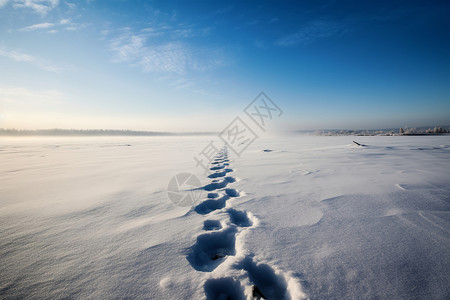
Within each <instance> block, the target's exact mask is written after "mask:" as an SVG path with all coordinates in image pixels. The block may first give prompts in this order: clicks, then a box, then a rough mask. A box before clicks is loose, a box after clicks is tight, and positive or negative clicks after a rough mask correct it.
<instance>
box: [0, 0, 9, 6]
mask: <svg viewBox="0 0 450 300" xmlns="http://www.w3.org/2000/svg"><path fill="white" fill-rule="evenodd" d="M8 2H9V1H8V0H0V7H2V6H4V5H6V3H8Z"/></svg>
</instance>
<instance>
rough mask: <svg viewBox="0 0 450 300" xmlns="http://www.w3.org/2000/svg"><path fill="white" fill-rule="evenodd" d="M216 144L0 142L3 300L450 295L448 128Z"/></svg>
mask: <svg viewBox="0 0 450 300" xmlns="http://www.w3.org/2000/svg"><path fill="white" fill-rule="evenodd" d="M211 139H212V138H211V137H139V138H136V137H123V138H118V137H117V138H111V137H108V138H92V137H90V138H40V139H33V138H7V139H3V140H1V146H0V232H1V234H0V298H1V299H18V298H20V299H37V298H41V299H42V298H45V299H63V298H64V299H67V298H74V299H105V298H147V299H220V297H222V298H223V299H226V298H227V297H229V298H230V299H252V297H253V298H258V297H262V295H263V296H265V297H266V298H267V299H289V298H291V299H301V298H305V297H307V298H311V299H449V298H450V283H449V280H448V278H450V215H449V210H450V186H449V182H450V171H449V168H450V137H449V136H426V137H407V136H398V137H357V138H355V137H306V136H297V137H278V138H266V139H259V140H257V141H256V142H255V143H254V144H252V145H251V146H250V147H249V148H248V149H247V150H246V151H245V152H244V153H242V155H241V157H236V156H233V152H232V151H231V150H230V149H228V150H226V149H224V150H223V151H222V152H221V153H220V154H219V156H218V157H217V158H216V160H215V161H213V162H212V164H211V168H215V167H218V168H216V169H214V170H212V173H211V175H210V176H209V177H207V176H205V175H203V174H202V171H203V170H201V169H198V168H195V162H194V161H193V156H195V155H197V154H198V153H199V152H200V151H201V150H202V149H203V148H204V147H205V146H206V145H207V144H208V143H209V141H210V140H211ZM353 140H355V141H357V142H359V143H360V144H363V145H365V146H364V147H362V146H358V145H356V144H354V143H353V142H352V141H353ZM182 172H190V173H193V174H194V175H195V176H197V177H198V178H199V179H200V180H201V181H202V185H203V188H202V189H203V195H202V198H201V200H200V201H199V202H198V203H197V204H196V205H195V206H194V207H192V208H183V207H178V206H176V205H174V204H173V203H172V202H171V201H170V200H169V199H168V197H167V184H168V183H169V181H170V179H171V178H172V177H173V176H174V175H176V174H178V173H182ZM237 176H238V177H239V178H237Z"/></svg>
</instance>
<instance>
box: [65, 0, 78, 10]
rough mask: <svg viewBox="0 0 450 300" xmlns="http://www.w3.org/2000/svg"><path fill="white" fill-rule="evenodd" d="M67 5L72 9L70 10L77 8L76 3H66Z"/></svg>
mask: <svg viewBox="0 0 450 300" xmlns="http://www.w3.org/2000/svg"><path fill="white" fill-rule="evenodd" d="M65 3H66V5H67V6H68V7H69V8H70V9H75V8H76V7H77V6H76V5H75V3H71V2H67V1H66V2H65Z"/></svg>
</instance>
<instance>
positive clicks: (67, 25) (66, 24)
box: [19, 19, 85, 33]
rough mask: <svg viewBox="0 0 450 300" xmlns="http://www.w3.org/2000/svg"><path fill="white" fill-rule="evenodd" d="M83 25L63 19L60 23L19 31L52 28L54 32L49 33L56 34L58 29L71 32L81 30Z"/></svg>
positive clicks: (35, 26)
mask: <svg viewBox="0 0 450 300" xmlns="http://www.w3.org/2000/svg"><path fill="white" fill-rule="evenodd" d="M83 26H85V25H83V24H77V23H73V22H72V21H71V20H70V19H61V20H60V21H59V22H58V23H56V24H55V23H39V24H34V25H30V26H26V27H24V28H22V29H19V31H35V30H44V29H50V28H52V30H49V31H48V32H49V33H56V32H58V31H57V30H56V29H58V28H59V29H65V30H69V31H74V30H78V29H80V28H82V27H83ZM55 27H57V28H56V29H54V28H55Z"/></svg>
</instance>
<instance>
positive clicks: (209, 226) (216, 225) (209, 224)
mask: <svg viewBox="0 0 450 300" xmlns="http://www.w3.org/2000/svg"><path fill="white" fill-rule="evenodd" d="M219 229H222V224H220V221H218V220H206V221H205V222H203V230H208V231H210V230H219Z"/></svg>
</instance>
